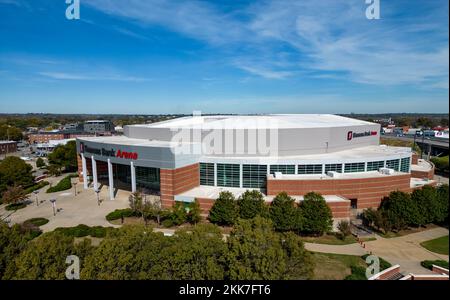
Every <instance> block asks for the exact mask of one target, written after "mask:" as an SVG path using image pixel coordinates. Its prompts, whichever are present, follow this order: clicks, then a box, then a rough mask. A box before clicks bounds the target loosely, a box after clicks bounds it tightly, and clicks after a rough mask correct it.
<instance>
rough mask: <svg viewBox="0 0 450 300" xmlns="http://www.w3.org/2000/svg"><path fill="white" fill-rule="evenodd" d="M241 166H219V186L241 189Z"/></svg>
mask: <svg viewBox="0 0 450 300" xmlns="http://www.w3.org/2000/svg"><path fill="white" fill-rule="evenodd" d="M239 173H240V165H238V164H217V185H218V186H227V187H239V182H240V180H239V179H240V176H239V175H240V174H239Z"/></svg>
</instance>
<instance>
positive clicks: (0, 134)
mask: <svg viewBox="0 0 450 300" xmlns="http://www.w3.org/2000/svg"><path fill="white" fill-rule="evenodd" d="M8 139H9V140H12V141H20V140H22V139H23V134H22V130H20V129H19V128H17V127H14V126H9V125H6V124H3V125H0V140H8Z"/></svg>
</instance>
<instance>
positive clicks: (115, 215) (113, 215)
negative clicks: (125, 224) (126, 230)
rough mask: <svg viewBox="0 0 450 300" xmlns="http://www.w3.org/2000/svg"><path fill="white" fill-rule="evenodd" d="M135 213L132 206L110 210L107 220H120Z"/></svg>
mask: <svg viewBox="0 0 450 300" xmlns="http://www.w3.org/2000/svg"><path fill="white" fill-rule="evenodd" d="M132 215H133V210H132V209H131V208H125V209H116V210H115V211H113V212H110V213H109V214H107V215H106V220H108V221H113V220H118V219H121V218H122V217H123V218H127V217H131V216H132Z"/></svg>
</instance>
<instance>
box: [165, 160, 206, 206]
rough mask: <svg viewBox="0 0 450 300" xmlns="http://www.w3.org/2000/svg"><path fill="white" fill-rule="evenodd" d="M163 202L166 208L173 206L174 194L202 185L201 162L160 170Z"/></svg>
mask: <svg viewBox="0 0 450 300" xmlns="http://www.w3.org/2000/svg"><path fill="white" fill-rule="evenodd" d="M160 183H161V203H162V206H163V207H164V208H169V207H171V206H172V205H173V204H174V202H175V200H174V196H175V195H177V194H180V193H183V192H186V191H188V190H190V189H192V188H194V187H196V186H199V185H200V171H199V164H198V163H197V164H193V165H189V166H186V167H182V168H178V169H174V170H169V169H161V170H160Z"/></svg>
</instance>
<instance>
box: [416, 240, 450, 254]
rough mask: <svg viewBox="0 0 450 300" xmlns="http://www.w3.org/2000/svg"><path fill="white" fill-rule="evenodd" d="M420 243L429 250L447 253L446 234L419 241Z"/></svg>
mask: <svg viewBox="0 0 450 300" xmlns="http://www.w3.org/2000/svg"><path fill="white" fill-rule="evenodd" d="M420 245H421V246H422V247H424V248H426V249H428V250H430V251H431V252H434V253H438V254H444V255H448V235H447V236H443V237H440V238H437V239H434V240H429V241H426V242H422V243H420Z"/></svg>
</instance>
